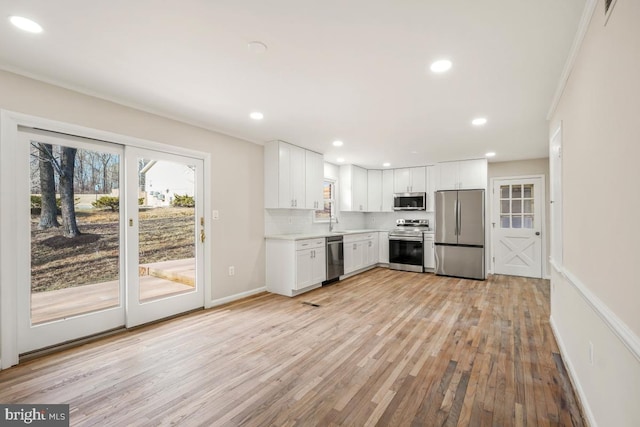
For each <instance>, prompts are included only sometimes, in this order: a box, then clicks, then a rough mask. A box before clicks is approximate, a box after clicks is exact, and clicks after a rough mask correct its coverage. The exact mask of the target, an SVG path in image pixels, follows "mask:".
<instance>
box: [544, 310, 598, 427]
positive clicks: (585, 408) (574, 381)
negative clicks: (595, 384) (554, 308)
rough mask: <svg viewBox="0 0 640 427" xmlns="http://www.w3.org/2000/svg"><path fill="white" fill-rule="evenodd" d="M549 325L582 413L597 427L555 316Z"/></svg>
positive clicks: (550, 318)
mask: <svg viewBox="0 0 640 427" xmlns="http://www.w3.org/2000/svg"><path fill="white" fill-rule="evenodd" d="M549 325H551V332H553V336H554V337H555V339H556V343H558V348H559V349H560V356H561V357H562V363H564V366H565V367H566V368H567V372H568V373H569V378H570V380H571V385H572V386H573V389H574V390H575V391H576V393H577V394H578V399H579V400H580V406H581V408H582V412H583V413H584V415H585V416H586V418H587V422H588V423H589V425H590V426H593V427H595V426H597V425H598V424H597V423H596V419H595V417H594V416H593V412H592V411H591V407H590V406H589V405H587V402H588V400H587V395H586V393H585V392H584V389H583V388H582V384H581V383H580V379H579V378H578V375H577V374H576V370H575V368H574V367H573V363H571V358H570V357H569V354H568V353H567V350H566V346H565V345H564V341H562V337H561V335H560V333H559V332H558V328H557V327H556V323H555V320H554V319H553V316H549Z"/></svg>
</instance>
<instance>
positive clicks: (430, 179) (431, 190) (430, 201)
mask: <svg viewBox="0 0 640 427" xmlns="http://www.w3.org/2000/svg"><path fill="white" fill-rule="evenodd" d="M425 169H426V173H427V212H435V210H436V199H435V192H436V167H435V166H427V167H426V168H425Z"/></svg>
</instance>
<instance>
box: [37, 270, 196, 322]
mask: <svg viewBox="0 0 640 427" xmlns="http://www.w3.org/2000/svg"><path fill="white" fill-rule="evenodd" d="M141 268H142V269H144V270H145V271H146V273H145V275H141V276H140V300H141V301H142V302H147V301H152V300H154V299H157V298H164V297H167V296H171V295H178V294H182V293H186V292H191V291H193V289H194V288H193V286H194V284H195V260H194V259H193V258H189V259H183V260H173V261H164V262H157V263H152V264H144V265H141ZM118 287H119V283H118V281H110V282H103V283H97V284H93V285H84V286H77V287H73V288H66V289H59V290H55V291H48V292H37V293H34V294H32V295H31V321H32V323H34V324H38V323H43V322H50V321H53V320H58V319H64V318H65V317H71V316H76V315H78V314H82V313H89V312H92V311H97V310H103V309H105V308H109V307H116V306H118V305H119V304H120V298H121V297H122V296H121V295H120V294H119V290H118Z"/></svg>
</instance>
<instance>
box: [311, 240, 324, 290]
mask: <svg viewBox="0 0 640 427" xmlns="http://www.w3.org/2000/svg"><path fill="white" fill-rule="evenodd" d="M311 261H312V265H311V284H316V283H321V282H324V281H325V280H327V253H326V249H325V248H324V247H321V248H315V249H312V251H311Z"/></svg>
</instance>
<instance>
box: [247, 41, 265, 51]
mask: <svg viewBox="0 0 640 427" xmlns="http://www.w3.org/2000/svg"><path fill="white" fill-rule="evenodd" d="M247 49H249V52H251V53H265V52H266V51H267V45H266V44H264V43H262V42H259V41H252V42H249V43H247Z"/></svg>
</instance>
